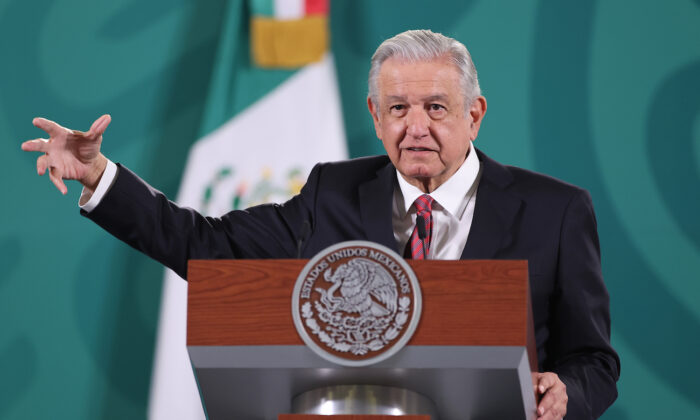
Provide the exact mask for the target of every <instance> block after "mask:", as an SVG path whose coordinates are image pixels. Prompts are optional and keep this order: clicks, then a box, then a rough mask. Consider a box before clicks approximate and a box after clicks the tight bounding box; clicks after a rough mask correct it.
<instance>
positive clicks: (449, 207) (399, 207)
mask: <svg viewBox="0 0 700 420" xmlns="http://www.w3.org/2000/svg"><path fill="white" fill-rule="evenodd" d="M116 175H117V165H115V164H114V163H113V162H112V161H109V160H108V161H107V168H106V169H105V172H104V174H102V178H101V179H100V182H99V184H98V185H97V188H96V189H95V192H94V193H93V194H92V196H89V195H88V193H87V191H86V190H85V188H83V192H82V194H81V196H80V203H84V204H81V205H80V208H81V209H83V210H85V211H87V212H90V211H92V209H94V208H95V207H97V205H98V204H99V203H100V201H101V200H102V197H103V196H104V195H105V193H106V192H107V190H108V189H109V186H110V185H112V182H113V181H114V178H115V176H116ZM479 175H480V163H479V159H478V158H477V156H476V152H475V151H474V147H473V146H472V145H471V143H470V144H469V153H468V154H467V158H466V159H465V160H464V163H463V164H462V166H460V168H459V169H458V170H457V172H455V174H454V175H452V176H451V177H450V178H449V179H448V180H447V181H445V183H444V184H442V185H440V186H439V187H438V188H437V189H436V190H435V191H433V192H432V193H430V196H431V197H433V199H434V200H435V201H434V202H433V210H432V216H433V231H432V235H431V240H430V251H429V253H428V254H429V258H430V259H436V260H458V259H459V258H460V257H461V255H462V250H463V249H464V245H465V244H466V243H467V237H468V236H469V230H470V229H471V225H472V219H473V218H474V206H475V204H476V190H477V187H478V185H479ZM396 177H397V179H398V185H397V186H395V187H394V205H393V209H392V217H391V219H392V220H391V221H392V227H393V229H394V238H395V239H396V243H397V244H398V246H399V248H398V249H399V250H400V251H401V253H403V250H404V249H405V247H406V243H407V242H408V240H409V238H410V236H411V233H412V232H413V229H414V227H415V225H416V208H415V206H414V205H413V202H414V201H415V200H416V198H418V197H419V196H421V195H422V194H423V192H422V191H421V190H419V189H418V188H416V187H414V186H413V185H411V184H409V183H408V182H406V180H405V179H403V177H402V176H401V174H399V173H398V171H397V172H396ZM86 201H87V202H86Z"/></svg>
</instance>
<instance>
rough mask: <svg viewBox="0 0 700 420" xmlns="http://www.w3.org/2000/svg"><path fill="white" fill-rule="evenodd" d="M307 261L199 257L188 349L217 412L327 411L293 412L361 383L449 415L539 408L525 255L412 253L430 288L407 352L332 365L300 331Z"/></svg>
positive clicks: (460, 417) (288, 419)
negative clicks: (317, 393) (298, 400)
mask: <svg viewBox="0 0 700 420" xmlns="http://www.w3.org/2000/svg"><path fill="white" fill-rule="evenodd" d="M306 262H307V260H191V261H190V263H189V269H188V270H189V271H188V279H189V286H188V298H187V300H188V303H187V311H188V314H187V348H188V352H189V355H190V359H191V361H192V365H193V369H194V371H195V375H196V377H197V382H198V385H199V390H200V393H201V395H202V402H203V405H204V406H205V410H206V412H207V415H208V417H209V418H210V419H214V420H216V419H261V420H262V419H264V420H268V419H270V420H275V419H277V418H278V416H280V417H279V418H280V419H285V420H302V419H318V418H319V417H318V416H314V415H304V414H287V413H290V411H291V401H292V399H293V398H294V397H295V396H296V395H298V394H300V393H303V392H306V391H309V390H312V389H314V388H318V387H323V386H330V385H353V384H363V385H381V386H390V387H398V388H405V389H408V390H411V391H413V392H416V393H418V394H421V395H423V396H425V397H427V398H428V399H430V400H431V401H432V402H433V403H434V404H435V407H436V408H437V417H438V418H439V419H440V420H465V419H492V418H493V419H531V418H534V417H535V416H534V414H535V396H534V393H533V387H532V380H531V375H530V373H531V371H536V370H537V352H536V346H535V341H534V334H533V323H532V310H531V304H530V293H529V290H528V281H527V278H528V275H527V262H526V261H515V260H498V261H496V260H483V261H481V260H479V261H477V260H473V261H433V260H428V261H408V263H409V265H410V266H411V267H412V268H413V270H414V272H415V274H416V277H417V278H418V280H419V282H420V287H421V291H422V295H423V312H422V315H421V320H420V323H419V325H418V328H417V329H416V332H415V334H414V335H413V338H412V339H411V341H410V342H409V343H408V345H407V346H406V347H405V348H404V349H402V350H401V351H400V352H399V353H398V354H396V355H394V356H393V357H390V358H389V359H387V360H384V361H382V362H380V363H377V364H374V365H371V366H367V367H343V366H339V365H335V364H333V363H331V362H328V361H326V360H324V359H322V358H321V357H319V356H317V355H316V354H314V353H313V352H312V351H311V350H310V349H308V348H307V347H306V346H305V345H304V343H303V341H302V339H301V338H300V337H299V335H298V334H297V331H296V329H295V327H294V323H293V320H292V310H291V296H292V289H293V288H294V283H295V281H296V278H297V276H298V275H299V273H300V272H301V270H302V268H303V267H304V265H305V264H306ZM324 418H326V417H324ZM331 418H337V419H339V420H340V419H353V420H358V419H361V418H367V419H385V418H388V417H387V416H357V415H352V416H331ZM399 418H406V419H409V418H410V419H427V418H429V417H427V416H403V417H399ZM433 420H435V419H433Z"/></svg>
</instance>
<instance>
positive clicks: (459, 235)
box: [391, 143, 481, 260]
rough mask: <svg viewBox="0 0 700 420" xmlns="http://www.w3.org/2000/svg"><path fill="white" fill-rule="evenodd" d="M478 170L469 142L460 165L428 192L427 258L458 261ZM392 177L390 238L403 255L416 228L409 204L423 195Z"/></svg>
mask: <svg viewBox="0 0 700 420" xmlns="http://www.w3.org/2000/svg"><path fill="white" fill-rule="evenodd" d="M480 168H481V164H480V162H479V158H478V157H477V156H476V152H475V151H474V146H472V144H471V143H470V144H469V153H468V154H467V158H466V159H465V160H464V163H462V166H460V167H459V169H457V172H455V173H454V175H452V176H451V177H450V178H449V179H448V180H447V181H445V183H444V184H442V185H440V186H439V187H438V188H437V189H436V190H435V191H433V192H431V193H430V196H431V197H433V200H434V201H433V206H432V217H433V231H432V234H431V238H430V251H429V252H428V258H429V259H433V260H458V259H459V258H460V257H461V256H462V250H463V249H464V246H465V245H466V243H467V237H468V236H469V230H470V229H471V226H472V220H473V219H474V207H475V206H476V190H477V188H478V186H479V178H480V174H481V170H480ZM396 178H397V179H398V185H397V186H396V187H394V208H393V209H392V217H391V218H392V224H393V228H394V238H395V239H396V243H397V244H398V246H399V248H398V249H399V250H400V251H401V253H402V254H403V250H404V249H405V248H406V243H408V240H409V239H410V237H411V233H413V229H414V228H415V226H416V207H415V205H414V204H413V202H414V201H416V199H417V198H418V197H420V196H421V195H423V191H421V190H419V189H418V188H416V187H414V186H413V185H411V184H409V183H408V182H407V181H406V180H405V179H404V178H403V177H402V176H401V174H400V173H399V172H398V171H396Z"/></svg>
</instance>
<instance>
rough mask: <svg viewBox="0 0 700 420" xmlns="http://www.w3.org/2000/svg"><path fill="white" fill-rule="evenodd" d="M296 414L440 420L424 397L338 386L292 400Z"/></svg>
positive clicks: (395, 390) (382, 388) (403, 391)
mask: <svg viewBox="0 0 700 420" xmlns="http://www.w3.org/2000/svg"><path fill="white" fill-rule="evenodd" d="M292 413H294V414H326V415H330V414H383V415H393V416H400V415H406V414H421V415H429V416H431V419H432V420H437V410H436V409H435V405H434V404H433V402H432V401H430V400H429V399H428V398H426V397H424V396H423V395H421V394H418V393H416V392H413V391H409V390H407V389H402V388H394V387H389V386H378V385H337V386H327V387H323V388H317V389H313V390H311V391H307V392H304V393H302V394H299V395H297V396H296V397H294V399H293V400H292Z"/></svg>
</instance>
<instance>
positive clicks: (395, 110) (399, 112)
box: [389, 104, 408, 117]
mask: <svg viewBox="0 0 700 420" xmlns="http://www.w3.org/2000/svg"><path fill="white" fill-rule="evenodd" d="M407 109H408V107H407V106H406V105H405V104H395V105H391V106H390V107H389V112H390V113H391V115H393V116H395V117H403V116H404V115H406V111H407Z"/></svg>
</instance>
